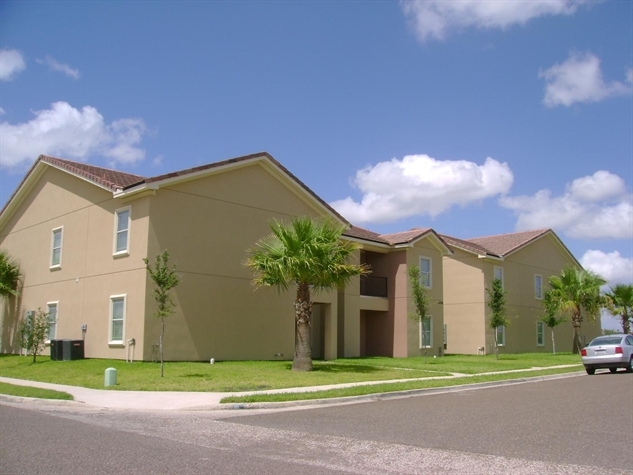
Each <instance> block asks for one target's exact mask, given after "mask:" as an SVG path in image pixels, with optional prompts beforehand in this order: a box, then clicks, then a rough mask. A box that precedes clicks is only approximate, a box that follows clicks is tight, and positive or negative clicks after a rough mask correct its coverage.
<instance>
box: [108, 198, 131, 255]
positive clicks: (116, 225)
mask: <svg viewBox="0 0 633 475" xmlns="http://www.w3.org/2000/svg"><path fill="white" fill-rule="evenodd" d="M125 211H127V213H128V215H127V229H119V214H121V213H123V212H125ZM131 230H132V207H131V206H126V207H125V208H119V209H117V210H116V211H115V212H114V242H113V243H112V255H113V256H128V255H130V236H131ZM124 231H125V232H127V239H126V242H125V249H120V250H118V249H117V244H118V242H119V233H122V232H124Z"/></svg>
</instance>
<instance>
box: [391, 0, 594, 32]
mask: <svg viewBox="0 0 633 475" xmlns="http://www.w3.org/2000/svg"><path fill="white" fill-rule="evenodd" d="M582 3H587V1H586V0H529V1H527V0H526V1H482V0H460V1H448V0H401V1H400V7H401V8H402V11H403V12H404V14H405V17H406V18H407V20H408V22H409V25H410V27H411V28H412V29H413V32H414V33H415V35H416V36H417V37H418V39H419V40H420V41H426V40H428V39H438V40H443V39H444V38H446V36H447V35H448V34H449V33H450V32H451V31H453V30H458V29H461V28H466V27H474V28H479V29H492V28H500V29H505V28H509V27H511V26H513V25H517V24H518V25H523V24H525V23H527V22H528V21H530V20H532V19H533V18H538V17H541V16H545V15H571V14H572V13H574V12H575V11H576V8H577V6H578V5H579V4H582Z"/></svg>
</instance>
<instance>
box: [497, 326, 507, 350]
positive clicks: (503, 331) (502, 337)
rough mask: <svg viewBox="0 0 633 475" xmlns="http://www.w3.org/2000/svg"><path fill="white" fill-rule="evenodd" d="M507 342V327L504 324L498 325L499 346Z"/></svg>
mask: <svg viewBox="0 0 633 475" xmlns="http://www.w3.org/2000/svg"><path fill="white" fill-rule="evenodd" d="M505 344H506V327H504V326H503V325H501V326H498V327H497V346H505Z"/></svg>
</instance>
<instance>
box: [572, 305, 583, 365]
mask: <svg viewBox="0 0 633 475" xmlns="http://www.w3.org/2000/svg"><path fill="white" fill-rule="evenodd" d="M581 323H582V317H581V316H580V313H577V314H574V315H573V316H572V317H571V324H572V326H573V328H574V341H573V343H572V353H573V354H575V355H577V354H579V353H580V350H582V340H581V338H580V324H581Z"/></svg>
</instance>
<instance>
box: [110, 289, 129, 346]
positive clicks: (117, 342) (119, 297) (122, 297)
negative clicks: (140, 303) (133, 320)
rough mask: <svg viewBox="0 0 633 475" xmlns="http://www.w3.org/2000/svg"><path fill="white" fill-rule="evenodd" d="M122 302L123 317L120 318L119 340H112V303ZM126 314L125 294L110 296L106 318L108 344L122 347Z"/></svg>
mask: <svg viewBox="0 0 633 475" xmlns="http://www.w3.org/2000/svg"><path fill="white" fill-rule="evenodd" d="M119 300H122V301H123V316H122V317H121V339H120V340H114V339H113V335H112V333H113V332H112V330H113V327H114V321H115V320H114V302H115V301H119ZM126 314H127V294H118V295H110V315H109V318H108V344H110V345H122V344H123V342H124V341H125V317H126Z"/></svg>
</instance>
